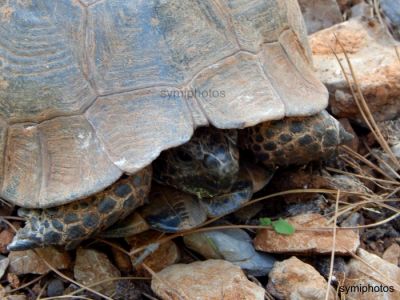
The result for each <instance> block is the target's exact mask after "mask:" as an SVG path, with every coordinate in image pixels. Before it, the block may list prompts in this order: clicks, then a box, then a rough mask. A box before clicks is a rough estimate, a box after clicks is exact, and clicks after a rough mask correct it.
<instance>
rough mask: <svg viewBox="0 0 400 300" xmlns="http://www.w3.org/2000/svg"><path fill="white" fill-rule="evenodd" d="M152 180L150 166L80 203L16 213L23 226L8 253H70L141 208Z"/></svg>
mask: <svg viewBox="0 0 400 300" xmlns="http://www.w3.org/2000/svg"><path fill="white" fill-rule="evenodd" d="M151 178H152V168H151V166H149V167H146V168H144V169H142V170H141V171H139V172H137V173H136V174H134V175H131V176H129V177H125V178H122V179H120V180H118V181H117V182H116V183H114V184H113V185H111V186H110V187H109V188H107V189H106V190H104V191H103V192H100V193H98V194H96V195H93V196H91V197H88V198H85V199H83V200H78V201H74V202H72V203H69V204H66V205H61V206H57V207H54V208H48V209H33V210H29V209H20V210H19V211H18V213H19V214H20V215H21V216H23V217H25V218H26V224H25V227H24V228H22V229H20V230H19V231H18V233H17V235H16V236H15V237H14V240H13V242H12V243H11V244H10V245H8V249H9V250H11V251H19V250H27V249H31V248H36V247H44V246H48V245H62V246H65V248H66V249H67V250H68V249H73V248H75V247H76V246H77V245H78V244H79V243H80V242H81V241H83V240H85V239H87V238H89V237H91V236H93V235H95V234H96V233H98V232H99V231H102V230H104V229H106V228H107V227H109V226H111V225H112V224H114V223H115V222H117V221H118V220H120V219H123V218H125V217H127V216H128V215H129V214H130V213H131V212H132V211H133V210H134V209H135V208H137V207H139V206H141V205H143V204H144V203H145V202H146V200H147V197H148V194H149V191H150V186H151Z"/></svg>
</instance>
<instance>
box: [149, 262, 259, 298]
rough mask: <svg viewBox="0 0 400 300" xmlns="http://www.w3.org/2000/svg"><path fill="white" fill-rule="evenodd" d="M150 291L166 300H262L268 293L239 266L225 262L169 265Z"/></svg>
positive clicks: (157, 276) (155, 279)
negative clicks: (248, 277) (250, 279)
mask: <svg viewBox="0 0 400 300" xmlns="http://www.w3.org/2000/svg"><path fill="white" fill-rule="evenodd" d="M151 288H152V290H153V291H154V293H156V294H157V295H158V296H159V297H160V298H161V299H166V300H175V299H176V300H177V299H180V300H192V299H207V300H220V299H224V300H237V299H243V300H253V299H257V300H263V299H264V293H265V291H264V289H263V288H262V287H259V286H258V285H256V284H255V283H253V282H251V281H249V280H248V279H247V278H246V276H245V275H244V273H243V271H242V270H241V269H240V268H239V267H237V266H235V265H233V264H232V263H230V262H227V261H224V260H206V261H203V262H200V261H199V262H194V263H191V264H176V265H172V266H169V267H167V268H165V269H164V270H162V271H161V272H159V273H157V275H156V276H154V277H153V279H152V281H151Z"/></svg>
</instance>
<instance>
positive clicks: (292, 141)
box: [240, 111, 352, 167]
mask: <svg viewBox="0 0 400 300" xmlns="http://www.w3.org/2000/svg"><path fill="white" fill-rule="evenodd" d="M351 138H352V136H351V135H350V134H349V133H347V132H346V131H345V129H344V128H343V127H342V126H341V125H340V123H339V122H338V121H337V120H336V119H335V118H333V117H332V116H331V115H329V114H328V112H326V111H323V112H321V113H319V114H317V115H314V116H311V117H293V118H285V119H283V120H278V121H270V122H264V123H261V124H258V125H256V126H254V127H250V128H246V129H244V130H242V131H241V133H240V144H241V146H242V147H243V148H245V149H247V150H250V151H251V152H252V153H253V154H254V155H255V156H256V158H257V159H258V160H259V161H261V162H262V163H263V164H264V165H266V166H268V167H271V166H273V167H274V166H288V165H292V164H296V165H300V164H306V163H308V162H310V161H313V160H320V159H323V158H327V157H330V156H332V155H333V154H335V152H336V149H337V146H338V145H340V144H341V143H343V142H345V141H348V140H350V139H351Z"/></svg>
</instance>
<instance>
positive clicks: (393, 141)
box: [378, 118, 400, 158]
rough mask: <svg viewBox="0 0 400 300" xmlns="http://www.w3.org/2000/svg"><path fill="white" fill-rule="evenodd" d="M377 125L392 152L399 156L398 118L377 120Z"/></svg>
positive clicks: (399, 123)
mask: <svg viewBox="0 0 400 300" xmlns="http://www.w3.org/2000/svg"><path fill="white" fill-rule="evenodd" d="M378 127H379V129H380V131H381V133H382V135H383V137H384V139H385V140H386V141H387V142H388V144H389V146H390V148H391V150H392V151H393V153H394V154H395V155H396V156H397V157H398V158H400V118H398V119H395V120H389V121H384V122H379V123H378Z"/></svg>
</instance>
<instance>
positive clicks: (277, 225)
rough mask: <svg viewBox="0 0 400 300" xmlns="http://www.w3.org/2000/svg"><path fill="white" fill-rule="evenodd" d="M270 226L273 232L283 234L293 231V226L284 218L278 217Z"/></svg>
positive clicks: (290, 233) (289, 233)
mask: <svg viewBox="0 0 400 300" xmlns="http://www.w3.org/2000/svg"><path fill="white" fill-rule="evenodd" d="M272 228H274V230H275V232H277V233H279V234H284V235H292V234H293V233H294V231H295V229H294V227H293V226H292V225H291V224H290V223H289V222H288V221H286V220H283V219H279V220H277V221H273V222H272Z"/></svg>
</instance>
